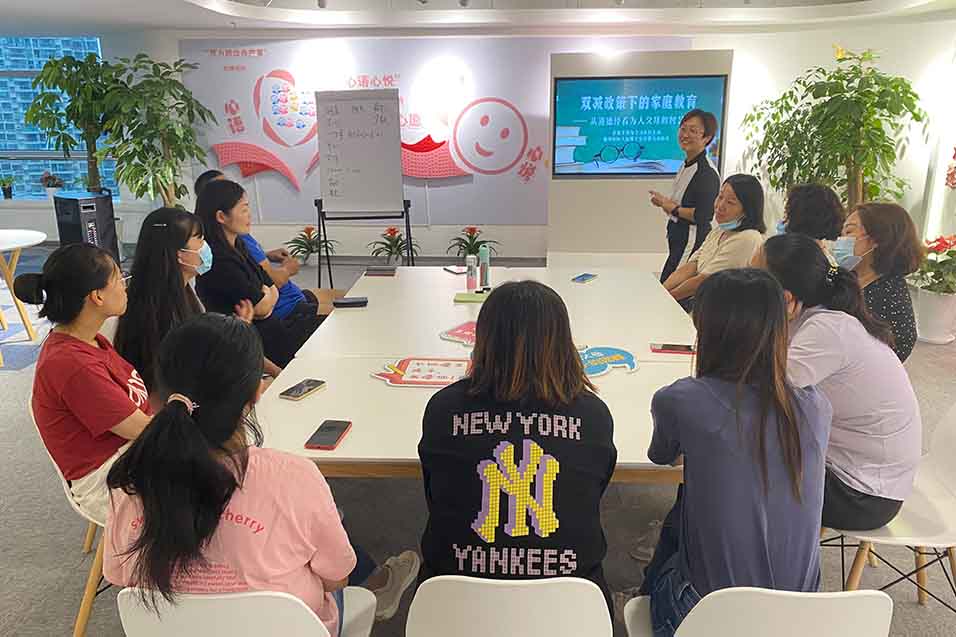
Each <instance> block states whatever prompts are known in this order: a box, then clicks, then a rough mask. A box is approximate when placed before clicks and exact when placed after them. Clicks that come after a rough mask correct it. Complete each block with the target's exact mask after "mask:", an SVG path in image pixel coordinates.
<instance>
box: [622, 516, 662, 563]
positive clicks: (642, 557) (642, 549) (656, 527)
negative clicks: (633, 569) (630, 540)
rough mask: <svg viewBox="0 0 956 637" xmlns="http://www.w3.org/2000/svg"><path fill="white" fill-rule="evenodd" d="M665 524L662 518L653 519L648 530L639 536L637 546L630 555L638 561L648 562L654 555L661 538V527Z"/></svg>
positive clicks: (648, 525)
mask: <svg viewBox="0 0 956 637" xmlns="http://www.w3.org/2000/svg"><path fill="white" fill-rule="evenodd" d="M663 526H664V522H663V521H662V520H651V521H650V522H648V524H647V531H646V532H645V533H644V534H643V535H641V536H640V537H639V538H637V546H635V547H634V548H633V549H632V550H631V553H630V556H631V557H632V558H634V559H635V560H637V561H638V562H645V563H648V562H650V561H651V558H652V557H654V550H655V549H656V548H657V543H658V542H659V541H660V539H661V528H662V527H663Z"/></svg>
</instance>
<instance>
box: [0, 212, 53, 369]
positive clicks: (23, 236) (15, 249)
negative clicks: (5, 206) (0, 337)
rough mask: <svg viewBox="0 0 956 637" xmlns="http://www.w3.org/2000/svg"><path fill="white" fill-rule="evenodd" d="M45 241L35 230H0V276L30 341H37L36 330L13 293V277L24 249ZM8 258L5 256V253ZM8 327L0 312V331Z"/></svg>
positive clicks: (1, 361)
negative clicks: (5, 284)
mask: <svg viewBox="0 0 956 637" xmlns="http://www.w3.org/2000/svg"><path fill="white" fill-rule="evenodd" d="M44 241H46V235H45V234H44V233H42V232H37V231H36V230H0V274H2V275H3V280H4V281H6V282H7V289H8V290H9V291H10V296H11V297H13V304H14V305H15V306H16V308H17V312H18V313H19V314H20V320H21V321H23V327H24V329H26V331H27V335H28V336H29V337H30V340H31V341H35V340H37V333H36V330H35V329H33V323H31V322H30V315H29V314H28V313H27V308H25V307H24V306H23V303H21V302H20V299H18V298H17V295H16V294H14V293H13V275H14V274H15V273H16V271H17V262H19V261H20V253H21V252H22V251H23V249H24V248H32V247H33V246H35V245H40V244H41V243H43V242H44ZM8 252H9V253H10V256H9V257H8V256H6V253H8ZM7 327H8V324H7V319H6V317H5V316H4V315H3V312H0V329H3V330H6V329H7ZM0 365H3V358H0Z"/></svg>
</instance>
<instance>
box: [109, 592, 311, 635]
mask: <svg viewBox="0 0 956 637" xmlns="http://www.w3.org/2000/svg"><path fill="white" fill-rule="evenodd" d="M116 603H117V605H118V606H119V614H120V621H122V623H123V630H124V631H125V632H126V637H170V635H174V636H175V635H181V636H183V637H186V636H188V635H201V636H202V637H264V636H265V635H281V636H282V637H329V631H328V630H326V628H325V624H323V623H322V620H320V619H319V618H318V617H317V616H316V614H315V613H314V612H312V609H311V608H309V607H308V606H306V605H305V603H304V602H303V601H302V600H300V599H299V598H298V597H295V596H293V595H289V594H288V593H274V592H268V591H254V592H249V593H227V594H221V595H177V596H176V597H175V603H174V604H172V605H171V604H169V603H168V602H166V601H165V600H164V599H163V598H162V597H161V596H159V597H158V598H157V603H158V605H159V615H157V614H156V612H155V611H153V610H150V609H148V608H146V607H145V606H143V602H142V599H141V597H140V589H138V588H125V589H123V590H122V591H120V593H119V595H118V596H117V598H116Z"/></svg>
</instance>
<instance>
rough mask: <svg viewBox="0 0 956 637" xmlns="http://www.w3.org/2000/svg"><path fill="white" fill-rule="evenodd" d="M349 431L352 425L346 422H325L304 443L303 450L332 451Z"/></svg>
mask: <svg viewBox="0 0 956 637" xmlns="http://www.w3.org/2000/svg"><path fill="white" fill-rule="evenodd" d="M351 429H352V423H351V422H349V421H348V420H326V421H325V422H323V423H322V424H321V425H320V426H319V428H318V429H316V430H315V433H313V434H312V436H311V437H310V438H309V439H308V440H307V441H306V443H305V448H306V449H321V450H323V451H332V450H333V449H335V448H336V447H338V446H339V443H340V442H342V439H343V438H345V436H346V434H348V432H349V431H350V430H351Z"/></svg>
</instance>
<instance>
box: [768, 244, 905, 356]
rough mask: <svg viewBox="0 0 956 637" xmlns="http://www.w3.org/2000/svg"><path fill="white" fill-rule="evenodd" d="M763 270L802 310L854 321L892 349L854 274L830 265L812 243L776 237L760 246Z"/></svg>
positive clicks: (889, 334)
mask: <svg viewBox="0 0 956 637" xmlns="http://www.w3.org/2000/svg"><path fill="white" fill-rule="evenodd" d="M763 252H764V257H765V259H766V261H767V269H768V270H769V271H770V274H772V275H773V276H774V277H776V279H777V280H778V281H780V285H782V286H783V289H785V290H787V291H788V292H790V294H792V295H793V296H794V298H795V299H796V300H798V301H800V302H801V303H803V307H805V308H810V307H815V306H818V305H821V306H823V307H825V308H827V309H830V310H837V311H840V312H845V313H847V314H849V315H850V316H852V317H854V318H856V319H857V320H858V321H859V322H860V323H862V324H863V327H865V328H866V331H867V332H869V333H870V334H871V335H873V336H874V337H875V338H877V339H879V340H881V341H883V342H884V343H886V344H887V345H889V346H890V347H893V344H894V339H893V331H892V330H891V329H890V327H889V326H888V325H886V323H883V322H882V321H880V320H878V319H876V318H874V317H873V315H871V314H870V312H869V311H868V310H867V309H866V302H865V301H864V299H863V290H861V289H860V284H859V282H858V281H857V276H856V272H853V271H851V270H847V269H845V268H840V267H837V266H835V265H832V264H831V263H830V260H829V259H827V257H826V255H825V254H824V253H823V249H822V248H821V247H820V246H819V245H818V244H817V242H816V241H814V240H813V239H811V238H810V237H808V236H806V235H803V234H794V233H789V232H788V233H787V234H780V235H777V236H775V237H770V238H769V239H767V241H766V242H764V246H763Z"/></svg>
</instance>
